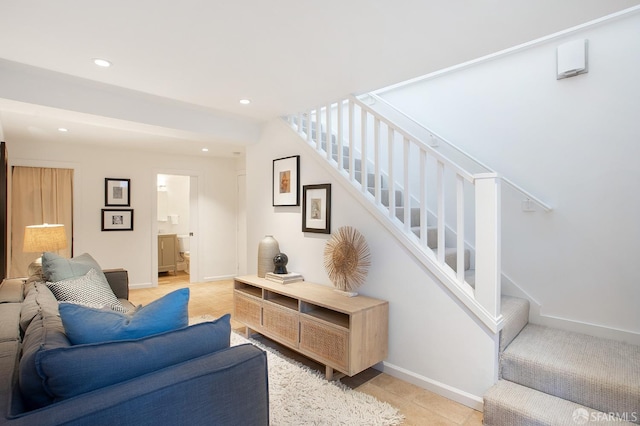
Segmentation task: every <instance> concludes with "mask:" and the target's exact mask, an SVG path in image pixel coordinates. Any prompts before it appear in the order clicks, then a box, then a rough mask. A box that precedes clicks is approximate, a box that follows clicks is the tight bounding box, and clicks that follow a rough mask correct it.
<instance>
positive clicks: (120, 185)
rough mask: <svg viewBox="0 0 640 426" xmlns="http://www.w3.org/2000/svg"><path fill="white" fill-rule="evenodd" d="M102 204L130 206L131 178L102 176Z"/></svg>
mask: <svg viewBox="0 0 640 426" xmlns="http://www.w3.org/2000/svg"><path fill="white" fill-rule="evenodd" d="M104 205H105V206H107V207H129V206H131V179H122V178H104Z"/></svg>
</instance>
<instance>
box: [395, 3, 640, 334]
mask: <svg viewBox="0 0 640 426" xmlns="http://www.w3.org/2000/svg"><path fill="white" fill-rule="evenodd" d="M579 38H586V39H588V40H589V54H588V55H589V73H588V74H584V75H580V76H577V77H573V78H569V79H564V80H556V78H555V63H556V58H555V52H556V47H557V46H558V45H559V44H562V43H563V42H565V41H570V40H574V39H579ZM638 40H640V13H637V12H636V13H633V14H630V15H628V16H626V17H623V18H620V19H617V20H613V21H610V22H607V23H603V24H600V25H597V26H593V27H590V28H586V29H582V30H580V31H577V32H573V33H569V34H566V35H563V36H561V37H558V38H554V39H550V40H547V41H545V42H543V43H539V44H536V45H533V46H532V47H529V48H526V49H523V50H520V51H516V52H514V53H511V54H509V55H503V56H498V57H496V58H494V59H492V60H488V61H484V62H480V63H478V64H476V65H473V66H470V67H467V68H463V69H460V70H458V71H455V72H450V73H445V74H443V75H440V76H437V77H434V78H430V79H426V80H424V81H422V82H419V83H415V84H413V85H410V86H406V87H404V88H399V89H395V90H392V91H390V92H386V93H383V94H382V96H383V97H384V98H385V99H386V100H388V101H390V102H392V103H393V104H395V105H396V106H399V107H401V108H402V109H403V110H404V111H405V112H407V113H408V114H409V115H411V116H413V117H414V118H416V119H418V120H420V121H421V122H423V123H424V124H426V125H427V126H429V127H430V128H431V129H432V130H433V131H435V132H436V133H438V134H440V135H441V136H443V137H444V138H446V139H448V140H449V141H451V142H453V143H454V144H457V145H458V146H460V147H461V148H463V149H464V150H466V151H467V152H470V153H472V154H473V155H474V156H476V157H477V158H479V159H480V160H481V161H483V162H484V163H486V164H488V165H490V166H492V168H493V169H494V170H497V171H498V172H501V173H502V174H503V175H504V176H506V177H508V178H509V179H511V180H513V181H514V182H515V183H517V184H519V185H520V186H522V187H524V188H526V189H528V190H530V191H531V192H533V193H534V194H536V195H537V196H539V197H540V198H542V199H543V200H545V201H546V202H548V203H550V204H551V205H552V207H553V211H552V212H550V213H545V212H543V211H541V210H540V209H538V211H537V212H535V213H524V212H522V211H521V210H520V201H521V199H522V198H521V197H519V196H517V195H515V194H514V193H513V192H511V191H509V190H508V189H506V190H505V196H504V197H503V201H504V207H503V213H502V217H503V219H504V223H503V229H502V235H503V246H502V247H503V248H502V250H503V261H502V265H503V272H504V273H505V275H506V276H507V277H509V278H510V279H511V280H512V281H513V282H515V283H516V284H517V285H518V286H519V287H520V288H521V289H522V290H524V291H525V292H526V293H528V294H529V295H530V296H531V298H532V299H533V300H535V301H537V302H538V303H539V304H540V305H541V306H540V309H541V312H540V313H541V316H536V314H535V313H534V314H533V317H534V318H532V319H534V320H536V321H538V322H542V323H548V324H556V325H560V326H564V327H567V328H575V329H582V330H585V331H589V332H592V333H596V334H603V335H608V336H610V337H616V338H622V339H626V340H631V341H635V342H637V343H640V309H638V304H639V303H640V286H638V285H637V277H638V276H640V262H638V261H637V260H636V259H635V257H636V256H637V254H638V253H640V226H639V224H638V218H639V213H640V197H638V196H637V193H638V183H639V182H640V167H638V158H640V143H639V141H640V121H639V120H638V113H639V111H640V84H639V83H638V76H639V75H640V43H638ZM558 319H568V320H569V321H568V322H566V321H558ZM590 325H595V326H597V327H590ZM600 327H604V328H605V329H601V328H600Z"/></svg>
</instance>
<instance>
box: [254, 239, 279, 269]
mask: <svg viewBox="0 0 640 426" xmlns="http://www.w3.org/2000/svg"><path fill="white" fill-rule="evenodd" d="M278 253H280V246H279V245H278V241H277V240H276V239H275V238H273V236H272V235H267V236H265V237H264V238H263V239H262V240H260V244H258V276H259V277H260V278H264V276H265V274H266V273H267V272H273V269H274V265H273V258H274V257H275V256H276V254H278Z"/></svg>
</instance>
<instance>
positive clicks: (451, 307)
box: [246, 120, 496, 408]
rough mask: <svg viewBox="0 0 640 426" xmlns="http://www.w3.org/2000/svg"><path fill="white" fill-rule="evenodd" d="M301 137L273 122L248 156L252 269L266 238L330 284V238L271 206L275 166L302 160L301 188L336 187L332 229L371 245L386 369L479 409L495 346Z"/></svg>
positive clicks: (368, 290) (298, 267) (295, 267)
mask: <svg viewBox="0 0 640 426" xmlns="http://www.w3.org/2000/svg"><path fill="white" fill-rule="evenodd" d="M309 150H310V148H308V147H306V146H305V145H304V143H303V142H301V139H300V138H299V136H298V135H297V134H295V133H294V132H293V131H292V130H291V129H289V128H288V127H287V125H286V124H285V123H284V122H282V121H280V120H275V121H272V122H271V123H269V124H268V125H267V126H266V127H265V130H264V132H263V134H262V137H261V140H260V142H259V144H257V145H253V146H250V147H249V148H248V149H247V163H246V166H247V194H248V197H247V212H248V213H247V214H248V221H247V222H248V223H247V235H248V238H247V241H248V268H249V272H250V273H255V272H256V270H257V249H258V243H259V241H260V240H261V239H262V238H263V237H264V236H265V235H267V234H271V235H273V236H274V237H275V238H276V239H277V240H278V242H279V245H280V250H281V251H283V252H284V253H286V254H287V255H288V257H289V264H288V269H289V270H291V271H295V272H300V273H302V274H303V276H304V277H305V279H306V280H307V281H311V282H316V283H320V284H324V285H331V283H330V281H329V279H328V277H327V274H326V272H325V270H324V267H323V252H324V247H325V244H326V242H327V241H328V239H329V237H330V236H329V235H325V234H311V233H303V232H302V217H301V207H272V200H271V194H272V192H271V177H272V160H273V159H276V158H282V157H286V156H291V155H301V160H300V168H301V176H300V181H301V185H309V184H321V183H331V184H332V212H331V214H332V217H331V221H332V225H331V229H332V230H333V231H335V230H336V229H338V228H339V227H340V226H345V225H351V226H354V227H356V228H357V229H358V230H359V231H360V232H361V233H362V234H363V235H364V237H365V238H366V240H367V242H368V244H369V247H370V249H371V254H372V267H371V269H370V272H369V277H368V279H367V282H366V284H365V285H364V286H363V287H361V288H360V289H359V292H360V293H361V294H364V295H367V296H373V297H378V298H381V299H384V300H388V301H389V310H390V319H389V336H390V341H389V357H388V358H387V360H386V361H385V363H384V370H385V371H388V372H389V373H390V374H393V375H396V376H400V377H402V378H404V379H406V380H409V381H411V382H414V383H417V384H419V385H421V386H423V387H427V388H430V389H433V390H435V391H437V392H440V393H443V394H445V395H447V396H449V397H451V398H454V399H457V400H459V401H461V402H463V403H466V404H469V405H472V406H474V407H476V408H478V407H479V406H480V401H481V395H483V393H484V392H485V390H486V389H487V388H488V387H489V386H490V385H491V384H492V383H493V380H494V376H495V374H496V371H495V360H496V353H495V344H496V342H495V340H494V338H493V336H491V335H490V334H488V333H487V332H485V331H484V329H483V328H482V326H480V325H479V324H478V323H476V321H475V320H474V319H473V318H472V317H471V316H470V315H469V314H468V313H467V312H465V310H464V308H462V307H461V306H459V305H458V303H456V302H455V301H454V300H453V299H452V298H451V296H450V295H449V294H448V292H447V290H446V289H444V288H443V287H442V286H441V285H440V284H438V283H436V282H435V281H434V279H433V277H432V276H431V275H430V274H429V273H428V272H427V271H425V270H424V269H423V268H422V267H421V266H420V265H419V264H418V263H417V262H415V261H413V259H412V258H411V256H410V255H409V254H408V252H407V251H406V250H405V249H404V248H403V247H402V246H401V245H400V244H398V242H397V241H396V240H395V239H394V238H393V237H392V236H391V235H390V234H389V233H388V231H386V230H385V228H384V227H383V225H382V224H380V223H379V222H377V220H376V219H375V218H373V217H372V216H371V215H370V214H369V213H368V212H367V210H365V208H364V207H363V206H362V205H361V204H359V202H358V201H356V200H355V199H353V198H352V197H351V196H350V194H349V192H348V191H347V190H346V189H345V188H344V187H342V186H341V185H342V183H339V182H336V181H332V179H331V178H330V175H329V173H328V172H327V171H326V170H325V169H324V167H326V166H325V165H324V164H323V163H321V162H319V161H320V160H319V159H317V157H316V156H317V154H315V153H313V152H310V151H309Z"/></svg>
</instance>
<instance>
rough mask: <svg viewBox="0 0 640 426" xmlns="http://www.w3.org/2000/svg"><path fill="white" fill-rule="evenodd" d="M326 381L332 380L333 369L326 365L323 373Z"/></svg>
mask: <svg viewBox="0 0 640 426" xmlns="http://www.w3.org/2000/svg"><path fill="white" fill-rule="evenodd" d="M324 375H325V377H326V379H327V380H328V381H331V380H333V368H332V367H329V366H328V365H327V366H326V367H325V373H324Z"/></svg>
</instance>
